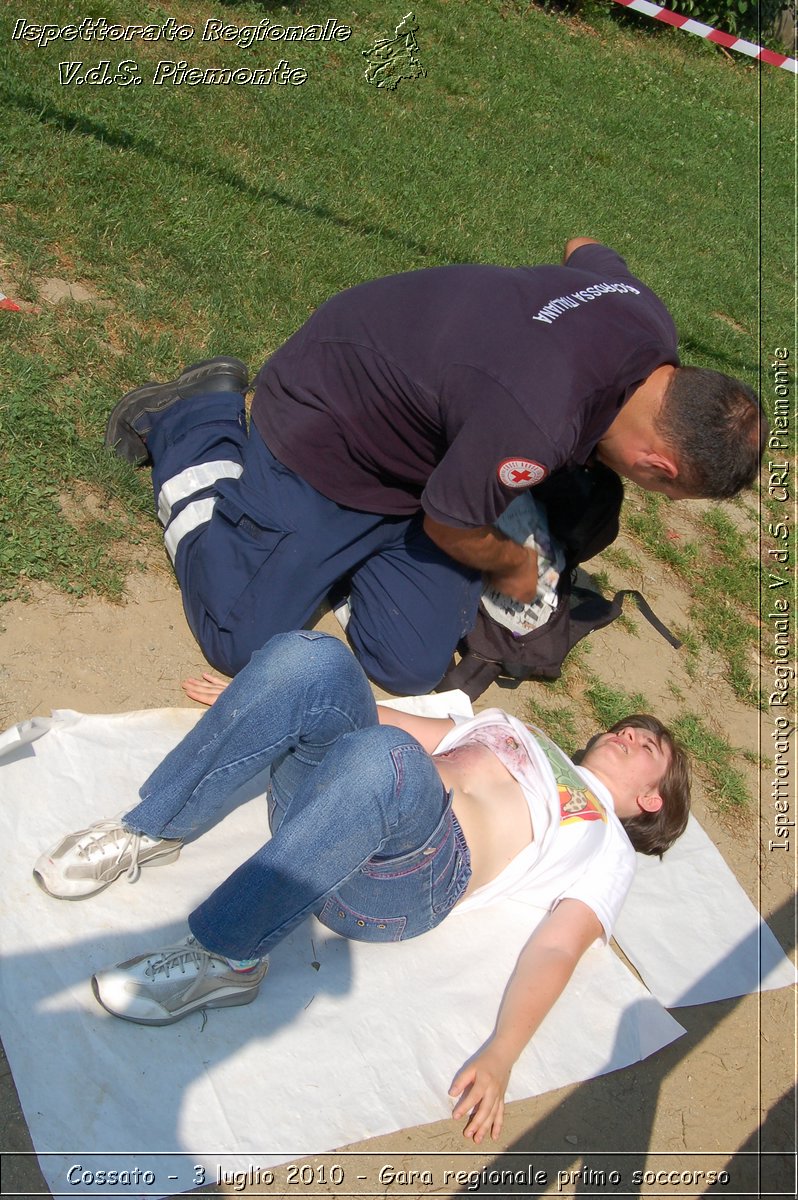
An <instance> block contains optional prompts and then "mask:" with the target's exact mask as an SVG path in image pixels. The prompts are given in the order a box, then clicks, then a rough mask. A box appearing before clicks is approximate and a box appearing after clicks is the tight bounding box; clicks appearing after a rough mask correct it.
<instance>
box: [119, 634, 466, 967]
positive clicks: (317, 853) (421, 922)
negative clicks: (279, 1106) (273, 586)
mask: <svg viewBox="0 0 798 1200" xmlns="http://www.w3.org/2000/svg"><path fill="white" fill-rule="evenodd" d="M268 766H270V767H271V770H272V776H271V789H270V796H269V821H270V824H271V828H272V837H271V839H270V840H269V841H267V842H266V843H265V845H263V846H261V847H260V849H259V850H257V851H256V852H255V853H254V854H253V855H252V857H251V858H249V859H248V860H247V861H246V862H245V863H243V864H242V866H240V867H239V868H238V869H237V870H236V871H234V872H233V874H232V875H231V876H230V877H229V879H227V880H226V881H225V882H224V883H222V884H221V885H220V886H219V887H218V888H217V889H216V891H215V892H213V894H212V895H211V896H210V897H209V898H208V899H207V900H206V901H205V902H204V903H203V904H201V905H200V906H199V907H198V908H196V909H195V910H194V912H193V913H192V914H191V916H190V917H189V927H190V929H191V932H192V933H193V934H194V936H195V937H196V938H197V940H198V941H199V942H200V944H201V945H203V946H204V947H205V948H206V949H207V950H211V951H213V952H214V953H216V954H222V955H225V956H226V957H228V958H234V959H247V958H255V957H257V956H262V955H264V954H266V953H267V952H268V951H269V950H270V949H271V947H273V946H274V945H275V944H276V943H277V942H279V941H280V940H281V938H283V937H285V936H286V935H287V934H288V933H290V931H291V930H292V929H293V928H294V927H295V926H296V925H298V924H299V923H300V922H301V921H303V920H304V919H305V917H307V916H308V915H309V914H310V913H315V914H316V915H317V916H318V917H319V919H320V920H321V921H322V922H323V923H324V924H325V925H327V926H328V927H329V928H330V929H333V930H335V931H336V932H337V933H340V934H343V935H345V936H346V937H351V938H356V939H358V940H361V941H399V940H400V939H402V938H408V937H415V936H417V935H418V934H420V933H424V932H426V931H427V930H428V929H432V928H433V927H434V926H435V925H437V924H439V922H440V921H441V920H443V918H444V917H445V916H446V914H447V913H448V912H449V911H450V910H451V909H452V907H453V906H454V904H455V903H456V902H457V900H458V899H459V898H460V896H461V895H462V893H463V892H464V890H465V887H466V884H467V883H468V879H469V876H470V874H471V868H470V864H469V855H468V847H467V846H466V843H465V840H464V838H463V835H462V832H461V830H460V827H459V825H458V824H457V821H456V819H455V817H454V814H453V813H452V810H451V801H450V798H449V797H448V796H447V793H446V790H445V788H444V786H443V783H442V782H441V779H440V776H439V775H438V772H437V771H436V769H435V766H434V764H433V762H432V760H431V758H430V756H429V755H428V754H427V753H426V752H425V751H424V750H423V749H422V747H421V746H420V745H419V744H418V742H417V741H416V740H415V739H414V738H412V737H411V736H410V735H409V734H406V733H403V732H402V731H401V730H399V729H395V728H392V727H390V726H380V725H379V724H378V723H377V710H376V705H375V702H374V698H373V696H372V694H371V689H370V687H369V685H368V681H367V680H366V676H365V674H364V673H363V670H362V668H361V667H360V665H359V664H358V663H357V661H356V660H355V658H354V657H353V655H352V654H351V653H350V651H349V650H348V649H347V648H346V646H345V645H344V644H343V643H342V642H339V641H338V640H337V639H336V638H332V637H328V636H327V635H326V634H321V633H315V632H306V631H302V632H298V633H286V634H280V635H278V636H277V637H274V638H272V640H271V641H270V642H268V643H267V644H266V645H265V646H264V647H263V649H261V650H258V651H256V652H255V654H253V656H252V659H251V660H250V662H249V664H248V665H247V666H246V667H245V668H244V670H243V671H241V672H240V673H239V674H238V675H237V676H236V677H235V679H234V680H233V681H232V683H230V685H229V686H228V687H227V688H226V689H225V691H224V692H223V693H222V695H221V696H220V697H219V699H218V700H217V701H216V703H215V704H214V705H213V706H212V707H211V708H210V709H209V710H208V712H207V713H206V714H205V715H204V716H203V717H202V719H201V720H200V721H199V722H198V723H197V725H196V726H195V727H194V729H192V731H191V732H190V733H189V734H188V735H187V736H186V737H185V738H184V739H183V741H182V742H181V743H180V744H179V745H178V746H177V747H175V749H174V750H173V751H172V752H171V754H169V755H168V756H167V757H166V758H165V759H164V761H163V762H162V763H161V765H160V766H159V767H158V768H157V769H156V770H155V771H154V772H153V774H152V775H151V776H150V777H149V779H148V780H147V782H146V783H145V784H144V786H143V787H142V788H141V791H140V793H139V794H140V796H141V802H140V803H139V804H138V805H136V807H135V808H133V809H132V810H131V811H130V812H129V813H127V814H126V816H125V818H124V820H125V823H126V824H127V825H129V826H130V827H131V828H132V829H135V830H137V831H139V832H141V833H146V834H148V835H149V836H150V837H165V838H187V837H189V836H190V835H191V834H193V833H195V832H196V831H197V830H199V829H201V828H202V827H203V826H205V825H207V824H208V823H209V822H210V821H211V820H212V819H213V818H214V817H215V816H216V814H217V813H218V812H219V811H220V809H221V808H222V807H223V805H224V803H225V802H226V800H227V799H228V797H229V796H230V795H231V794H232V792H233V791H235V789H236V788H238V787H240V786H241V785H242V784H243V783H245V782H246V781H247V780H249V779H251V778H252V777H253V776H255V775H256V774H258V772H260V771H261V770H263V768H264V767H268Z"/></svg>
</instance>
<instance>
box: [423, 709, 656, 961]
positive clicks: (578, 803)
mask: <svg viewBox="0 0 798 1200" xmlns="http://www.w3.org/2000/svg"><path fill="white" fill-rule="evenodd" d="M453 719H454V720H455V721H457V724H456V725H455V728H454V729H452V730H450V731H449V733H447V734H446V736H445V737H444V738H443V740H442V741H441V743H440V744H439V745H438V746H437V747H436V749H435V751H434V753H435V754H444V753H445V752H446V751H448V750H453V749H454V748H455V746H461V745H463V744H465V743H467V742H478V743H479V744H481V745H487V746H488V747H489V748H490V749H491V750H492V751H493V753H494V754H495V755H496V756H497V758H499V760H500V761H501V762H502V763H503V764H504V766H505V767H506V768H507V769H508V771H509V772H510V773H511V774H512V775H513V776H514V778H515V779H516V780H517V781H518V783H519V784H520V785H521V789H522V791H523V793H524V796H525V798H526V801H527V804H528V805H529V816H530V818H531V821H532V830H533V840H532V841H531V843H530V844H529V845H528V846H526V847H525V848H524V849H523V850H522V851H521V852H520V853H519V854H517V855H516V856H515V858H514V859H513V860H512V861H511V862H510V863H508V865H507V866H506V867H505V868H504V870H503V871H502V872H501V873H500V874H499V875H497V876H496V878H495V879H493V880H491V882H490V883H486V884H484V885H483V886H482V887H480V888H477V889H476V890H475V891H474V892H472V894H471V895H470V896H467V897H466V898H465V900H462V901H461V902H460V903H459V904H458V905H457V911H458V912H465V911H467V910H469V909H475V908H482V907H484V906H485V905H487V904H491V903H493V902H494V901H496V900H500V899H504V898H506V897H509V898H512V899H513V900H519V901H521V902H523V903H526V904H530V905H534V906H535V907H537V908H544V909H547V910H551V909H553V908H554V907H555V906H556V905H557V904H558V903H559V901H560V900H564V899H566V898H567V899H573V900H581V901H582V902H583V903H584V904H586V905H588V907H589V908H591V909H592V910H593V912H594V913H595V914H596V916H597V917H598V919H599V921H600V922H601V924H602V927H603V929H604V936H605V938H606V939H609V938H610V936H611V934H612V929H613V925H614V924H615V921H616V919H617V916H618V913H619V912H620V910H621V906H622V904H623V902H624V899H625V898H626V893H627V892H628V890H629V887H630V885H631V883H632V879H633V877H634V872H635V852H634V849H633V847H632V844H631V842H630V841H629V839H628V838H627V836H626V834H625V832H624V829H623V826H622V825H621V823H620V821H619V820H618V818H617V816H616V815H615V807H614V804H613V799H612V796H611V795H610V792H609V790H608V789H607V788H606V786H605V785H604V784H603V783H602V782H601V781H600V780H599V779H597V778H596V776H595V775H593V774H592V772H591V771H588V770H586V769H585V768H584V767H578V766H576V765H575V764H573V763H570V760H567V761H568V763H569V764H570V767H571V771H572V772H573V773H574V774H575V776H576V778H577V779H578V781H579V783H580V784H581V785H582V786H580V787H575V786H573V776H572V777H571V780H570V782H568V781H567V780H564V779H563V773H562V772H560V779H559V781H558V779H557V778H556V777H555V773H554V770H553V768H552V766H551V764H550V762H549V759H548V758H547V757H546V754H545V753H544V752H543V750H542V749H541V746H540V743H539V741H538V739H537V738H536V736H535V733H534V731H533V730H532V729H530V728H529V727H528V726H526V725H524V724H523V722H521V721H519V720H518V719H517V718H515V717H511V716H509V715H508V714H507V713H505V712H502V710H501V709H498V708H492V709H487V710H486V711H485V712H482V713H480V714H479V716H477V717H473V718H466V719H463V718H460V717H454V718H453ZM560 753H562V752H560ZM568 774H570V772H568Z"/></svg>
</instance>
